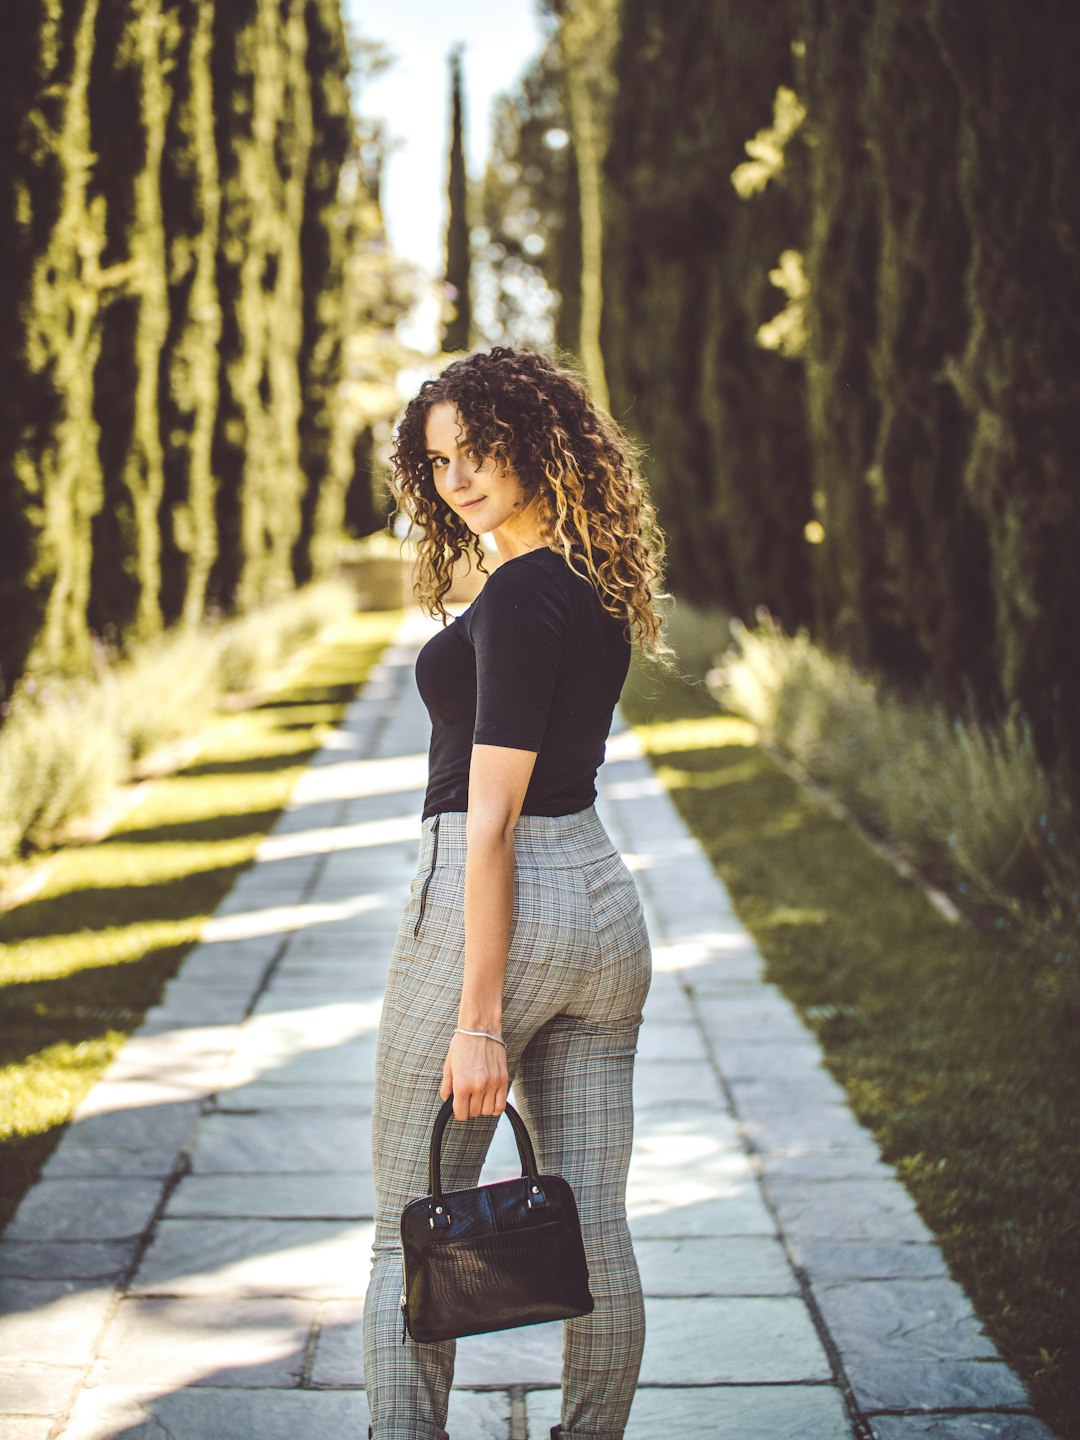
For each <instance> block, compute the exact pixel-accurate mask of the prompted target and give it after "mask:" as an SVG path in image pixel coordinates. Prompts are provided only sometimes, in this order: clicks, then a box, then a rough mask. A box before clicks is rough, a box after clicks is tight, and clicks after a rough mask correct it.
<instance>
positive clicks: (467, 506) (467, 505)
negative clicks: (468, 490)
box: [458, 495, 484, 510]
mask: <svg viewBox="0 0 1080 1440" xmlns="http://www.w3.org/2000/svg"><path fill="white" fill-rule="evenodd" d="M483 498H484V497H483V496H482V495H481V496H480V497H479V499H477V500H463V501H462V502H461V505H460V506H459V507H458V508H459V509H461V510H471V509H472V508H473V506H474V505H479V504H480V502H481V501H482V500H483Z"/></svg>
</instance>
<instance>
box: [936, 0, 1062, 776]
mask: <svg viewBox="0 0 1080 1440" xmlns="http://www.w3.org/2000/svg"><path fill="white" fill-rule="evenodd" d="M929 15H930V22H931V25H932V28H933V31H934V34H935V36H936V37H937V40H938V43H939V45H940V47H941V53H942V55H943V57H944V60H945V63H946V64H947V66H948V68H949V72H950V74H951V76H952V78H953V81H954V83H955V85H956V88H957V92H958V96H959V122H958V137H957V151H958V184H959V199H960V205H961V207H962V210H963V214H964V218H965V220H966V223H967V229H968V234H969V237H970V251H969V254H968V259H967V267H966V273H965V296H966V301H967V305H968V309H969V315H970V328H969V330H968V333H967V336H966V341H965V343H964V345H963V347H962V349H957V350H956V351H954V352H953V353H952V354H951V355H950V356H949V358H948V361H947V364H946V367H945V369H946V374H947V376H948V379H949V380H950V381H951V383H952V385H953V386H954V388H955V391H956V394H957V396H958V397H959V400H960V402H961V403H962V405H963V406H964V409H965V411H966V412H967V415H968V417H969V421H970V424H971V433H972V443H971V448H970V452H969V454H968V457H967V463H966V465H965V468H964V476H963V479H964V485H965V487H966V490H967V493H968V495H969V496H970V499H971V503H972V504H973V506H974V507H975V508H976V509H977V511H978V512H979V514H980V516H981V517H982V519H983V522H984V524H985V526H986V530H987V533H988V536H989V548H990V555H991V566H992V576H993V593H994V622H995V628H996V637H995V638H996V646H997V656H996V660H997V665H996V668H997V675H998V682H999V684H1000V688H1001V692H1002V694H1003V697H1004V699H1005V701H1006V702H1007V703H1008V704H1015V705H1016V706H1018V707H1019V709H1020V710H1021V711H1022V713H1023V714H1025V715H1026V716H1027V717H1028V718H1029V720H1030V721H1031V723H1032V726H1033V729H1034V735H1035V740H1036V744H1037V746H1038V748H1039V750H1040V752H1041V754H1042V755H1043V757H1044V758H1046V759H1052V758H1054V757H1060V758H1061V759H1063V760H1064V761H1066V762H1067V763H1068V765H1069V766H1070V767H1071V770H1072V774H1073V780H1074V783H1075V782H1076V780H1077V777H1080V666H1078V665H1077V663H1076V645H1075V632H1076V616H1077V613H1078V612H1080V567H1078V566H1077V563H1076V557H1077V554H1078V553H1080V491H1078V488H1077V485H1076V478H1075V474H1076V463H1077V462H1076V457H1077V455H1078V454H1080V278H1078V274H1077V267H1076V255H1077V248H1078V246H1080V187H1078V186H1077V183H1076V155H1077V153H1078V148H1080V116H1078V112H1077V108H1076V94H1075V92H1076V68H1077V59H1078V57H1080V11H1078V10H1077V8H1076V6H1075V5H1072V4H1069V3H1067V0H1031V3H1029V4H1025V5H1023V6H1017V5H1014V4H1012V3H1010V0H987V3H986V4H984V5H980V6H977V7H966V6H964V7H955V6H950V5H948V4H946V3H943V0H929Z"/></svg>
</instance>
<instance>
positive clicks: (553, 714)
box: [416, 549, 630, 820]
mask: <svg viewBox="0 0 1080 1440" xmlns="http://www.w3.org/2000/svg"><path fill="white" fill-rule="evenodd" d="M629 663H630V641H629V639H628V638H627V636H626V634H625V627H624V626H623V624H622V623H621V622H620V621H618V620H616V619H615V618H614V617H613V616H611V615H609V614H608V613H607V612H606V611H605V610H604V608H603V606H602V605H601V604H600V600H599V598H598V596H597V594H596V591H595V590H594V589H593V587H592V585H590V584H589V582H588V581H587V580H585V579H583V578H582V577H581V576H580V575H577V574H576V573H575V572H574V571H573V570H572V569H571V568H570V566H569V565H568V564H567V563H566V561H565V560H564V559H563V557H562V556H561V555H560V554H558V552H557V551H554V550H548V549H540V550H531V551H529V552H528V553H527V554H525V555H518V556H515V558H514V559H512V560H504V561H503V563H502V564H501V565H500V566H499V568H498V569H497V570H495V571H494V572H493V574H491V575H490V576H489V577H488V579H487V581H486V583H485V585H484V588H483V590H481V592H480V594H479V595H478V596H477V598H476V599H475V600H474V601H473V603H472V604H471V605H470V606H469V608H468V609H467V610H466V611H465V612H464V613H463V614H462V615H460V616H458V618H457V619H456V620H453V621H451V622H450V624H449V625H447V626H445V627H444V628H443V629H442V630H440V631H439V632H438V634H436V635H434V636H433V637H432V639H430V640H429V641H428V642H427V644H426V645H425V646H424V647H423V649H422V650H421V651H420V654H419V655H418V656H417V659H416V683H417V686H418V688H419V690H420V695H421V698H422V699H423V701H424V704H425V705H426V706H427V710H428V714H429V715H430V716H431V748H430V751H429V756H428V786H427V794H426V796H425V799H424V819H425V820H426V819H427V818H428V816H429V815H437V814H440V813H442V812H443V811H446V810H467V809H468V798H469V764H470V761H471V758H472V747H473V745H474V744H477V745H505V746H508V747H510V748H511V749H515V750H534V751H535V752H536V764H535V767H534V769H533V773H532V778H531V780H530V782H529V788H528V790H527V791H526V794H525V801H524V804H523V806H522V812H521V813H522V814H523V815H570V814H573V813H574V812H575V811H578V810H585V809H587V808H588V807H589V806H590V805H591V804H592V803H593V801H594V800H595V799H596V772H597V770H598V769H599V768H600V765H601V763H602V762H603V759H604V744H605V741H606V740H607V735H608V731H609V730H610V728H611V716H612V712H613V710H614V709H615V705H616V702H617V701H618V698H619V694H620V692H621V690H622V686H623V682H624V680H625V679H626V672H627V669H628V667H629Z"/></svg>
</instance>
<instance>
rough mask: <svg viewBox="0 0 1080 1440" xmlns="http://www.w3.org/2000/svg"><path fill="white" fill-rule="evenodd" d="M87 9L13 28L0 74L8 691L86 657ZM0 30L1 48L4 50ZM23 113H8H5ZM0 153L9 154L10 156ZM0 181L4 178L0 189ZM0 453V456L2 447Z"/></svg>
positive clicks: (94, 279) (96, 278)
mask: <svg viewBox="0 0 1080 1440" xmlns="http://www.w3.org/2000/svg"><path fill="white" fill-rule="evenodd" d="M97 21H98V0H83V3H81V4H74V3H73V4H69V5H65V6H62V7H59V6H56V5H54V4H45V3H41V4H38V5H35V6H34V7H33V8H32V10H31V13H30V15H29V16H26V15H22V16H20V17H19V22H18V23H17V24H16V25H15V26H14V27H12V33H13V37H14V40H13V44H12V48H11V50H9V51H8V59H9V66H11V65H14V64H17V63H18V62H19V61H20V60H25V61H26V62H27V66H28V69H27V72H26V73H24V74H22V75H19V76H13V77H12V91H11V93H5V96H4V97H3V105H4V109H5V110H6V111H7V115H8V117H9V119H8V124H9V125H10V130H11V132H12V134H13V137H14V138H15V139H16V142H17V143H16V147H15V153H14V156H13V157H12V158H13V165H12V172H13V180H14V188H13V189H8V190H7V197H8V200H9V203H11V202H13V209H14V217H13V218H14V226H13V229H12V232H11V234H10V237H9V239H7V240H6V241H5V242H4V243H6V244H8V245H10V252H9V253H11V254H12V258H13V259H14V261H15V265H14V269H13V271H12V272H11V273H10V274H7V273H6V274H5V277H4V285H5V286H6V287H7V288H6V290H5V292H4V293H5V306H6V308H7V311H8V316H9V318H11V317H12V316H13V312H14V318H15V324H14V325H13V327H12V329H11V331H9V332H8V333H7V334H6V335H5V337H4V345H5V347H8V348H6V349H5V354H6V361H5V364H6V366H7V367H9V368H10V371H11V379H12V388H11V391H10V392H9V397H10V398H9V399H8V400H7V407H6V410H5V432H6V433H5V437H4V438H5V456H4V477H3V478H4V484H5V490H6V491H7V493H8V496H9V499H8V501H7V504H8V508H9V509H21V510H22V513H23V517H24V518H23V522H22V523H21V524H20V525H18V526H17V527H16V531H15V534H14V535H13V536H12V537H11V539H10V540H9V541H7V542H6V543H8V544H10V546H11V549H12V551H13V552H14V555H13V558H14V559H15V562H16V571H15V574H16V576H17V577H18V583H19V588H20V589H21V588H22V585H23V584H25V587H26V591H27V594H26V596H25V597H24V598H22V599H21V600H18V601H17V603H16V614H17V616H19V617H20V618H18V619H16V620H15V622H14V623H13V624H12V625H11V627H10V629H9V627H8V626H7V625H6V624H5V626H4V627H2V628H3V631H4V632H5V638H4V664H5V671H6V673H5V683H10V681H11V680H12V679H13V678H14V676H15V674H16V673H17V671H18V669H19V668H21V664H22V662H23V660H24V659H25V658H27V654H28V651H29V662H30V663H32V664H35V665H38V666H40V667H41V668H49V669H57V668H64V667H68V668H77V667H79V666H82V665H85V664H87V663H88V660H89V653H90V637H89V632H88V630H87V625H86V608H87V601H88V598H89V592H90V561H91V521H92V519H93V517H94V516H95V515H96V514H97V512H98V510H99V508H100V506H101V498H102V491H101V469H100V464H99V461H98V454H97V441H98V423H97V418H96V416H95V412H94V404H93V399H94V391H93V375H94V369H95V364H96V360H97V356H98V351H99V347H100V323H99V321H100V299H99V290H100V285H101V255H102V250H103V248H104V244H105V215H104V206H103V205H102V204H101V202H100V200H98V199H95V198H94V197H93V196H92V195H91V194H90V193H89V188H88V182H89V178H90V175H91V170H92V163H93V156H92V152H91V149H90V112H89V105H88V90H89V84H90V72H91V65H92V62H93V59H94V46H95V34H96V26H97ZM7 29H8V27H7V26H5V44H7V41H8V34H7ZM13 103H14V104H17V105H19V106H20V107H25V108H21V109H20V112H19V113H18V115H16V116H12V115H11V110H10V106H11V105H12V104H13ZM8 153H9V154H10V153H11V152H8ZM5 183H7V182H5ZM8 445H10V447H11V448H10V449H8V448H7V447H8Z"/></svg>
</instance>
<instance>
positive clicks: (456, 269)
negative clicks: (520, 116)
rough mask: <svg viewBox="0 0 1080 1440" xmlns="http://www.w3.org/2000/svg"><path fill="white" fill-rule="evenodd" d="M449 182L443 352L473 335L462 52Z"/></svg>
mask: <svg viewBox="0 0 1080 1440" xmlns="http://www.w3.org/2000/svg"><path fill="white" fill-rule="evenodd" d="M450 95H451V100H450V107H451V108H450V179H449V185H448V195H449V203H450V213H449V219H448V220H447V225H446V284H447V288H448V290H449V292H450V296H449V312H450V313H449V316H448V318H447V320H446V323H445V324H444V326H443V335H442V348H443V351H444V352H449V351H455V350H467V349H468V348H469V337H470V335H471V333H472V294H471V290H470V275H469V271H470V266H471V250H470V244H469V217H468V209H469V195H468V177H467V175H466V172H465V151H464V146H463V141H462V94H461V51H460V50H453V51H451V54H450Z"/></svg>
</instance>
